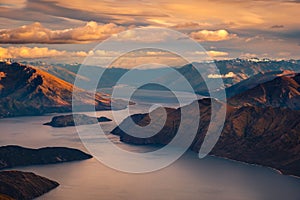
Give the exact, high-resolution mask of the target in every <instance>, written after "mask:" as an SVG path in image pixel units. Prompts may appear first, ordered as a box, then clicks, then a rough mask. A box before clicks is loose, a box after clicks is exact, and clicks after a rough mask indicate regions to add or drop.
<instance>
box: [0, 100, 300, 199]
mask: <svg viewBox="0 0 300 200" xmlns="http://www.w3.org/2000/svg"><path fill="white" fill-rule="evenodd" d="M145 111H146V110H145V106H139V105H137V106H136V108H135V109H134V110H133V113H139V112H145ZM117 112H118V115H119V116H125V112H126V111H124V110H123V111H117ZM98 115H99V116H107V117H111V113H110V112H109V111H103V112H98ZM52 116H53V115H47V116H39V117H18V118H10V119H1V120H0V129H1V133H0V145H1V146H2V145H11V144H15V145H21V146H25V147H33V148H40V147H44V146H66V147H73V148H78V149H81V150H83V151H86V152H87V150H86V149H85V147H84V146H83V145H82V143H81V140H80V139H79V136H78V134H77V132H76V129H75V128H74V127H67V128H52V127H49V126H43V125H42V124H43V123H45V122H48V121H50V119H51V118H52ZM104 127H105V130H106V131H109V130H112V129H113V128H114V125H113V123H110V122H109V123H106V124H105V125H104ZM109 137H110V138H111V140H112V141H114V143H116V144H118V145H120V146H122V147H123V148H125V149H128V150H131V151H139V150H142V149H143V148H148V147H138V146H130V145H127V144H122V143H120V142H119V140H118V137H116V136H112V135H110V136H109ZM104 148H105V147H104ZM103 151H105V149H103ZM112 156H113V155H112ZM15 169H17V170H22V171H31V172H34V173H36V174H39V175H41V176H45V177H48V178H50V179H52V180H55V181H58V182H59V183H60V186H59V187H58V188H56V189H54V190H52V191H50V192H49V193H47V194H45V195H43V196H42V197H40V198H38V199H43V200H66V199H72V200H82V199H85V200H97V199H104V200H115V199H116V200H118V199H120V200H121V199H122V200H124V199H125V200H127V199H143V200H160V199H172V200H177V199H178V200H182V199H185V200H192V199H197V200H283V199H288V200H299V199H300V179H298V178H294V177H290V176H283V175H280V174H278V173H277V172H276V171H274V170H271V169H268V168H263V167H258V166H252V165H247V164H242V163H238V162H234V161H229V160H226V159H221V158H216V157H207V158H205V159H202V160H200V159H198V157H197V154H196V153H194V152H187V153H186V154H185V155H184V156H182V157H181V158H180V159H179V160H177V161H176V162H175V163H173V164H172V165H170V166H169V167H166V168H164V169H162V170H159V171H156V172H152V173H147V174H129V173H123V172H119V171H116V170H113V169H111V168H109V167H107V166H105V165H104V164H102V163H101V162H99V161H98V160H96V159H95V158H93V159H90V160H86V161H79V162H71V163H64V164H56V165H44V166H30V167H18V168H15Z"/></svg>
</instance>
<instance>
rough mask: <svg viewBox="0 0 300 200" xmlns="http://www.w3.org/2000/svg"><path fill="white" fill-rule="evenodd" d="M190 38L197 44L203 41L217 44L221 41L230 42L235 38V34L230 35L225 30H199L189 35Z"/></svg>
mask: <svg viewBox="0 0 300 200" xmlns="http://www.w3.org/2000/svg"><path fill="white" fill-rule="evenodd" d="M190 37H192V38H193V39H194V40H197V41H199V42H204V41H211V42H217V41H223V40H230V39H232V38H235V37H237V35H236V34H230V33H228V32H227V31H226V30H224V29H221V30H216V31H209V30H200V31H195V32H192V33H190Z"/></svg>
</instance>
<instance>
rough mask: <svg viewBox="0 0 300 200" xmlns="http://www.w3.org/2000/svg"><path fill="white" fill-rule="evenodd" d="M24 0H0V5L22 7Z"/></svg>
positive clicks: (24, 3)
mask: <svg viewBox="0 0 300 200" xmlns="http://www.w3.org/2000/svg"><path fill="white" fill-rule="evenodd" d="M25 5H26V0H1V2H0V6H1V7H5V8H23V7H25Z"/></svg>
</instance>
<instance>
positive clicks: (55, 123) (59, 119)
mask: <svg viewBox="0 0 300 200" xmlns="http://www.w3.org/2000/svg"><path fill="white" fill-rule="evenodd" d="M110 121H112V120H111V119H109V118H107V117H99V118H96V117H90V116H87V115H84V114H71V115H60V116H55V117H53V118H52V120H51V122H47V123H45V124H44V125H47V126H52V127H56V128H60V127H68V126H75V125H76V126H80V125H88V124H97V123H98V122H110ZM75 122H76V123H75Z"/></svg>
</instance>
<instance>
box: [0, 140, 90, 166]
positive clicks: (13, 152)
mask: <svg viewBox="0 0 300 200" xmlns="http://www.w3.org/2000/svg"><path fill="white" fill-rule="evenodd" d="M90 158H92V156H91V155H89V154H86V153H84V152H82V151H80V150H77V149H72V148H66V147H46V148H40V149H30V148H24V147H20V146H12V145H10V146H3V147H0V169H6V168H12V167H17V166H28V165H45V164H55V163H62V162H71V161H79V160H86V159H90Z"/></svg>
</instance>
